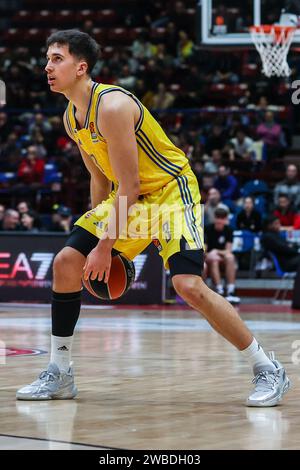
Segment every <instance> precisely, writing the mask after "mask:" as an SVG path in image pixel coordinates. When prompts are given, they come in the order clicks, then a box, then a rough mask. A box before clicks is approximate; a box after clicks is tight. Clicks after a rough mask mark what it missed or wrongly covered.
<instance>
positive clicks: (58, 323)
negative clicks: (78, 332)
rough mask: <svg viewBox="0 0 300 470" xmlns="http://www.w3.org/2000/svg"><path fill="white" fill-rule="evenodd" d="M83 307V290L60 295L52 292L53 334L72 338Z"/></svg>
mask: <svg viewBox="0 0 300 470" xmlns="http://www.w3.org/2000/svg"><path fill="white" fill-rule="evenodd" d="M80 306H81V290H80V291H79V292H69V293H67V294H59V293H57V292H54V291H52V334H53V335H54V336H72V335H73V332H74V328H75V325H76V323H77V320H78V317H79V313H80Z"/></svg>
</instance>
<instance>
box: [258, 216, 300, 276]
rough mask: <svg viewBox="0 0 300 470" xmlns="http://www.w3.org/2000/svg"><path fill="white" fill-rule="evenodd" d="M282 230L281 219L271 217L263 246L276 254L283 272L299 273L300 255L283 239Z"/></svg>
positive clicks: (263, 238)
mask: <svg viewBox="0 0 300 470" xmlns="http://www.w3.org/2000/svg"><path fill="white" fill-rule="evenodd" d="M280 229H281V224H280V220H279V218H278V217H277V216H276V215H271V216H270V217H269V218H268V219H267V221H266V224H265V233H264V234H263V235H262V238H261V242H262V245H263V247H264V249H265V250H267V251H271V252H272V253H274V255H275V256H276V257H277V259H278V262H279V265H280V267H281V269H282V270H283V271H287V272H292V271H297V269H298V266H300V254H299V253H298V250H297V248H295V247H294V246H293V245H292V244H290V243H288V242H287V241H286V240H285V239H284V238H283V237H282V235H281V234H280V233H281V232H280Z"/></svg>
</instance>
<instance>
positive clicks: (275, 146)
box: [257, 111, 282, 160]
mask: <svg viewBox="0 0 300 470" xmlns="http://www.w3.org/2000/svg"><path fill="white" fill-rule="evenodd" d="M257 135H258V137H259V138H261V139H262V140H263V142H264V143H265V145H266V148H267V158H268V160H270V159H272V158H273V157H278V155H279V151H280V148H281V146H282V140H281V139H282V128H281V125H280V124H277V123H276V122H275V120H274V113H273V112H272V111H267V112H266V114H265V120H264V122H262V123H261V124H260V125H259V126H258V127H257Z"/></svg>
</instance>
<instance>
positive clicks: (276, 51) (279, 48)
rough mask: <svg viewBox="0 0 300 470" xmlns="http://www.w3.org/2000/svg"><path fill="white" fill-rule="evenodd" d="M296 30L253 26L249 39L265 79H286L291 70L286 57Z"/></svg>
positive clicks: (283, 27)
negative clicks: (260, 62) (257, 56)
mask: <svg viewBox="0 0 300 470" xmlns="http://www.w3.org/2000/svg"><path fill="white" fill-rule="evenodd" d="M295 31H296V28H292V27H285V26H275V25H274V26H272V25H271V26H263V25H262V26H253V27H251V28H250V32H251V37H252V40H253V42H254V44H255V47H256V49H257V51H258V52H259V54H260V57H261V61H262V66H263V67H262V72H263V73H264V74H265V75H266V76H267V77H272V76H277V77H288V76H289V75H290V74H291V69H290V67H289V64H288V63H287V55H288V52H289V48H290V45H291V42H292V40H293V37H294V34H295Z"/></svg>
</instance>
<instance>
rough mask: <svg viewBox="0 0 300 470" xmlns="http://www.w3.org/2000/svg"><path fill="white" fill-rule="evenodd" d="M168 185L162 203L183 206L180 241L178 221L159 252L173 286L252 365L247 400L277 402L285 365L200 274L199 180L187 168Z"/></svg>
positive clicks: (261, 403) (262, 403) (263, 403)
mask: <svg viewBox="0 0 300 470" xmlns="http://www.w3.org/2000/svg"><path fill="white" fill-rule="evenodd" d="M176 185H177V187H176ZM170 186H172V188H171V190H170V191H168V188H166V190H165V194H163V195H162V198H161V199H163V200H162V202H164V203H166V202H167V201H170V200H171V202H173V200H174V199H177V201H178V210H177V213H179V212H180V207H179V205H180V203H181V204H182V206H183V208H184V209H183V213H184V217H183V223H182V229H181V238H180V239H179V240H178V235H180V231H178V227H177V226H178V224H177V226H175V225H174V224H173V225H172V224H170V225H169V232H170V233H169V235H168V239H164V237H163V236H162V238H161V240H160V243H161V245H162V250H161V252H160V254H161V256H162V257H163V259H164V264H165V265H169V268H170V272H171V277H172V281H173V285H174V288H175V290H176V292H177V293H178V294H179V295H180V296H181V297H182V298H183V299H184V300H185V301H186V302H187V303H188V304H189V305H191V306H192V307H193V308H195V310H197V311H199V312H200V313H202V314H203V315H204V316H205V318H206V319H207V320H208V322H209V323H210V324H211V326H212V327H213V328H214V329H215V330H216V331H218V332H219V333H220V334H221V335H222V336H223V337H224V338H226V339H227V340H228V341H229V342H231V343H232V344H233V345H234V346H235V347H236V348H237V349H238V350H239V351H241V353H242V355H243V356H244V357H245V358H246V359H247V360H248V362H249V363H250V365H251V366H252V368H253V372H254V375H255V384H256V387H255V390H254V393H252V394H251V395H250V397H249V398H248V402H247V403H248V405H250V406H273V405H275V404H277V403H278V401H279V400H280V399H281V397H282V395H283V393H284V392H285V391H287V389H288V388H289V380H288V378H287V377H286V374H285V370H284V368H283V367H282V366H281V364H280V363H279V362H278V361H275V360H273V358H272V359H271V358H268V357H267V355H266V354H265V353H264V351H263V348H262V347H261V346H260V345H259V344H258V343H257V341H256V339H255V338H254V337H253V335H252V333H251V332H250V331H249V329H248V328H247V326H246V325H245V323H244V322H243V321H242V319H241V318H240V316H239V315H238V313H237V311H236V310H235V309H234V308H233V306H232V305H231V304H230V303H229V302H228V301H227V300H226V299H224V298H223V297H222V296H220V295H218V294H217V293H215V292H213V291H212V290H211V289H209V288H208V287H207V285H206V284H205V283H204V282H203V280H202V278H201V274H202V270H203V257H204V254H203V246H204V244H203V236H202V235H203V230H202V226H201V221H202V218H201V211H200V195H199V188H198V184H197V181H196V178H195V176H194V174H193V173H192V172H189V173H186V174H184V175H182V176H180V177H178V178H177V180H176V181H175V182H171V183H170ZM176 228H177V230H175V229H176ZM162 235H163V234H162ZM175 235H176V236H175Z"/></svg>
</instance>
